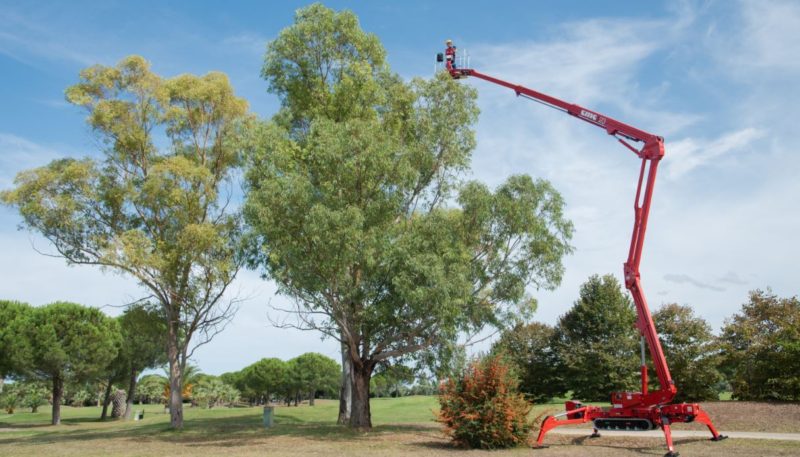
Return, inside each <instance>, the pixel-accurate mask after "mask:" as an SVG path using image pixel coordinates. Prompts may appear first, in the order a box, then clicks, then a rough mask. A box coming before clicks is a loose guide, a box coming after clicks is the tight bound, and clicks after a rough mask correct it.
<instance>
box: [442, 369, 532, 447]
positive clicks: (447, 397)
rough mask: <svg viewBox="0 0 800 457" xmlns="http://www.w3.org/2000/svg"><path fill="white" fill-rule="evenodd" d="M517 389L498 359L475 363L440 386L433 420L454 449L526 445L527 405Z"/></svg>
mask: <svg viewBox="0 0 800 457" xmlns="http://www.w3.org/2000/svg"><path fill="white" fill-rule="evenodd" d="M517 386H518V381H517V380H516V379H515V378H514V376H513V375H512V374H511V372H510V371H509V367H508V365H507V364H506V363H505V362H503V361H502V360H501V359H500V357H497V356H494V357H490V358H487V359H485V360H483V361H475V362H473V363H472V364H470V365H469V367H467V369H466V370H465V372H464V373H463V375H462V376H461V378H460V379H448V380H447V381H445V382H444V383H442V385H441V386H440V388H439V405H440V406H441V409H440V411H439V416H438V418H437V420H438V421H439V422H441V423H442V424H444V426H445V433H446V434H447V435H448V436H450V437H451V438H452V439H453V442H454V443H456V445H458V446H463V447H469V448H480V449H497V448H508V447H513V446H517V445H520V444H523V443H526V442H527V441H528V438H529V436H530V432H531V423H530V422H529V421H528V413H529V412H530V410H531V404H530V403H528V402H527V401H526V400H525V398H524V397H523V396H522V394H520V393H519V392H518V390H517Z"/></svg>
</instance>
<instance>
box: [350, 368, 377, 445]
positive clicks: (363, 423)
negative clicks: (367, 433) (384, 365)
mask: <svg viewBox="0 0 800 457" xmlns="http://www.w3.org/2000/svg"><path fill="white" fill-rule="evenodd" d="M372 369H373V366H372V364H369V363H362V367H358V366H356V365H355V364H353V395H352V408H353V409H352V411H351V412H350V428H354V429H356V430H371V429H372V414H371V413H370V410H369V380H370V378H371V377H372Z"/></svg>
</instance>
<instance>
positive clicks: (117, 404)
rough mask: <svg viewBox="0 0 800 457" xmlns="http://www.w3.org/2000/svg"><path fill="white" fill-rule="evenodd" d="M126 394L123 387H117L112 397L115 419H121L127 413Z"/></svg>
mask: <svg viewBox="0 0 800 457" xmlns="http://www.w3.org/2000/svg"><path fill="white" fill-rule="evenodd" d="M125 397H126V395H125V391H124V390H122V389H117V390H116V392H114V395H113V397H112V399H111V405H112V406H111V417H112V418H114V419H119V418H120V417H122V416H123V415H124V414H125V405H126V398H125Z"/></svg>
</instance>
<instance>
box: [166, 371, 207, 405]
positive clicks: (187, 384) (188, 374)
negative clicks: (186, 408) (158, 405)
mask: <svg viewBox="0 0 800 457" xmlns="http://www.w3.org/2000/svg"><path fill="white" fill-rule="evenodd" d="M167 370H168V369H167V368H164V374H165V375H166V379H169V371H167ZM202 375H203V372H202V371H200V367H198V366H197V365H192V364H191V363H187V364H186V367H185V368H184V369H183V384H182V385H181V396H182V397H183V398H184V399H187V398H189V399H191V398H192V389H194V386H196V385H197V382H198V381H199V380H200V378H201V376H202ZM170 393H171V392H170V388H169V382H165V383H164V398H165V399H167V398H169V396H170ZM192 406H194V402H192Z"/></svg>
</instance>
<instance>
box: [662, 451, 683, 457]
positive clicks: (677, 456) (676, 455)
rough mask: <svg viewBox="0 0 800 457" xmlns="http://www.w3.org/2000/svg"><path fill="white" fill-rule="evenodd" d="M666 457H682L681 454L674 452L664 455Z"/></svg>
mask: <svg viewBox="0 0 800 457" xmlns="http://www.w3.org/2000/svg"><path fill="white" fill-rule="evenodd" d="M664 457H680V453H678V452H674V451H669V452H667V453H666V454H664Z"/></svg>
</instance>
